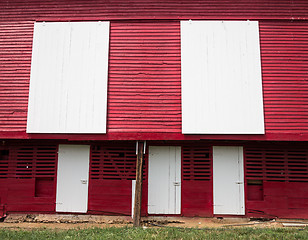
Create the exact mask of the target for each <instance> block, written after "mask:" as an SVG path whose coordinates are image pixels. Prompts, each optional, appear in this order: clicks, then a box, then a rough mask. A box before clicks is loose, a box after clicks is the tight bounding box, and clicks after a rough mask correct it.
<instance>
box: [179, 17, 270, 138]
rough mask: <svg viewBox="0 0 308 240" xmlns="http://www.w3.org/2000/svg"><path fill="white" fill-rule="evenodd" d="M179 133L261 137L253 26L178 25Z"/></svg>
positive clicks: (233, 23) (255, 30)
mask: <svg viewBox="0 0 308 240" xmlns="http://www.w3.org/2000/svg"><path fill="white" fill-rule="evenodd" d="M181 65H182V132H183V133H184V134H264V117H263V98H262V78H261V61H260V44H259V28H258V22H256V21H182V22H181Z"/></svg>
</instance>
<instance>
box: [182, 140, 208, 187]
mask: <svg viewBox="0 0 308 240" xmlns="http://www.w3.org/2000/svg"><path fill="white" fill-rule="evenodd" d="M182 176H183V181H193V180H194V181H211V179H212V148H211V147H208V146H202V147H198V146H192V145H191V146H183V148H182Z"/></svg>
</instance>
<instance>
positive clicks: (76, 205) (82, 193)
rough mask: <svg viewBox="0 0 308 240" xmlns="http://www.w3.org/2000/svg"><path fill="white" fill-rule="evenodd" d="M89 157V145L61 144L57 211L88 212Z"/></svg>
mask: <svg viewBox="0 0 308 240" xmlns="http://www.w3.org/2000/svg"><path fill="white" fill-rule="evenodd" d="M89 159H90V146H89V145H59V152H58V171H57V195H56V212H72V213H73V212H77V213H86V212H87V210H88V185H89Z"/></svg>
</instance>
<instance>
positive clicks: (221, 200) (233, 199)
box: [213, 146, 245, 215]
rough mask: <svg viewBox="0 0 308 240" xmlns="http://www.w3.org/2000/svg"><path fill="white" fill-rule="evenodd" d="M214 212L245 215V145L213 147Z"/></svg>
mask: <svg viewBox="0 0 308 240" xmlns="http://www.w3.org/2000/svg"><path fill="white" fill-rule="evenodd" d="M213 193H214V195H213V198H214V199H213V202H214V214H224V215H225V214H226V215H228V214H230V215H245V192H244V165H243V147H238V146H236V147H229V146H228V147H226V146H214V147H213Z"/></svg>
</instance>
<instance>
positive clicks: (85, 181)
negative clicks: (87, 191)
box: [80, 179, 88, 184]
mask: <svg viewBox="0 0 308 240" xmlns="http://www.w3.org/2000/svg"><path fill="white" fill-rule="evenodd" d="M80 182H81V184H87V183H88V180H86V179H80Z"/></svg>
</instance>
